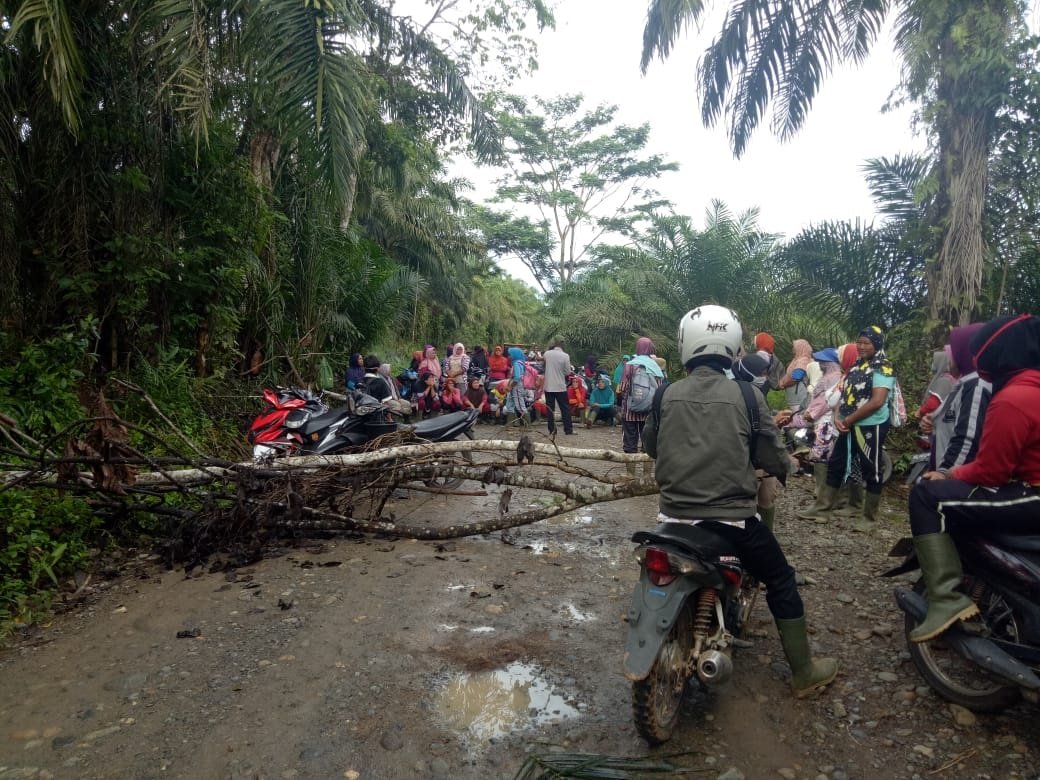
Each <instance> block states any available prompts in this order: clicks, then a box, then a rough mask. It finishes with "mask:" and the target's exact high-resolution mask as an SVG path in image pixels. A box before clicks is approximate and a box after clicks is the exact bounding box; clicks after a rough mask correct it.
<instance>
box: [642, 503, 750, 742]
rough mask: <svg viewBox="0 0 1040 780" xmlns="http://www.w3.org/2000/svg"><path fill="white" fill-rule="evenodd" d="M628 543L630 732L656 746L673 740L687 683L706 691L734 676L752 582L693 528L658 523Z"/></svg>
mask: <svg viewBox="0 0 1040 780" xmlns="http://www.w3.org/2000/svg"><path fill="white" fill-rule="evenodd" d="M632 541H633V542H636V543H637V544H638V545H639V547H637V548H636V551H635V555H636V560H638V561H639V566H640V573H639V582H638V584H637V585H636V590H635V593H634V594H633V597H632V609H631V611H630V612H629V613H628V639H627V641H626V643H625V660H624V671H625V676H626V677H627V678H628V679H629V680H631V681H632V714H633V716H634V718H635V725H636V730H637V731H638V732H639V734H640V735H641V736H642V737H643V739H645V740H646V741H647V742H649V743H650V744H651V745H658V744H661V743H662V742H665V741H667V740H668V738H669V737H671V735H672V730H673V729H674V728H675V724H676V723H677V722H678V719H679V704H680V701H681V700H682V696H683V693H684V691H685V690H686V686H687V684H688V683H689V682H690V681H691V680H693V679H696V680H697V681H698V683H699V684H700V685H701V686H703V687H705V688H708V687H711V686H715V685H718V684H719V683H721V682H724V681H725V680H726V679H727V678H728V677H729V676H730V675H731V674H732V672H733V661H732V652H733V648H734V647H737V646H740V645H742V644H745V643H743V642H742V641H741V639H740V637H741V635H742V633H743V631H744V627H745V625H746V623H747V619H748V617H749V616H750V614H751V610H752V608H753V607H754V605H755V598H756V597H757V595H758V583H757V582H756V581H755V580H754V579H753V578H752V577H751V575H749V574H747V573H746V572H745V571H744V569H743V567H742V565H741V563H740V559H739V558H738V557H737V553H736V550H734V549H733V547H732V545H730V544H729V542H727V541H726V540H725V539H723V538H721V537H719V536H717V535H716V534H713V533H712V532H711V531H709V530H707V529H704V528H702V527H700V526H698V525H689V524H686V523H662V524H661V525H659V526H657V527H656V528H655V529H654V530H653V531H641V532H639V533H637V534H635V535H634V536H633V537H632Z"/></svg>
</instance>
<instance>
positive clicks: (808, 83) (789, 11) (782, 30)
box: [642, 0, 1024, 323]
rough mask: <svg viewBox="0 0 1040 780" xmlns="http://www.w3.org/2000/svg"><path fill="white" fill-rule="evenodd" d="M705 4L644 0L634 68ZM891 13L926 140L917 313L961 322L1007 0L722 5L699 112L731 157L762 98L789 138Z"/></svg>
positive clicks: (704, 63)
mask: <svg viewBox="0 0 1040 780" xmlns="http://www.w3.org/2000/svg"><path fill="white" fill-rule="evenodd" d="M708 5H709V3H707V2H704V0H688V1H687V2H674V0H651V2H650V5H649V13H648V17H647V24H646V27H645V29H644V33H643V57H642V67H643V70H644V71H645V70H646V68H647V66H648V64H649V62H650V60H651V59H652V58H653V57H654V56H656V55H659V56H661V57H665V56H667V55H668V53H669V52H670V51H671V49H672V48H673V47H674V45H675V42H676V39H677V37H678V35H679V34H680V32H681V31H682V30H683V29H684V28H685V27H686V26H687V25H688V24H690V23H692V22H696V21H698V20H699V19H701V17H702V16H703V14H704V12H705V10H706V8H707V7H708ZM893 12H894V14H895V23H896V33H895V40H896V48H897V51H898V53H899V54H900V56H901V57H902V61H903V75H902V79H901V86H902V87H903V89H904V90H905V91H906V93H907V94H908V95H909V97H910V98H912V99H916V100H920V101H922V103H923V111H922V114H923V116H924V118H925V120H926V121H927V122H928V123H929V126H930V127H931V128H932V140H933V143H934V145H935V149H936V158H935V159H936V169H935V172H934V175H935V190H936V198H935V201H934V203H935V209H934V212H933V213H932V214H931V215H930V223H931V225H932V227H933V229H934V234H935V238H934V242H933V247H932V251H931V252H930V257H929V261H930V262H929V268H928V310H929V313H930V315H931V317H932V319H933V320H935V321H937V322H940V321H941V322H947V323H955V322H963V321H966V320H967V319H968V318H970V316H971V314H972V312H973V310H974V309H975V306H976V302H977V296H978V293H979V289H980V286H981V283H982V271H983V262H984V254H985V252H984V249H985V248H984V245H983V224H982V203H983V200H984V196H985V190H986V175H987V165H986V163H987V160H988V157H989V151H990V149H991V148H992V145H993V143H994V133H995V128H996V117H997V113H998V110H999V109H1000V107H1001V105H1002V101H1003V100H1004V97H1005V95H1006V94H1007V90H1008V82H1009V79H1010V77H1011V74H1012V73H1013V72H1014V70H1015V66H1016V62H1015V60H1014V58H1013V54H1012V52H1013V51H1014V48H1013V47H1010V46H1009V43H1010V42H1011V41H1012V40H1013V39H1014V38H1015V37H1016V36H1018V35H1020V34H1021V32H1022V30H1023V27H1024V25H1023V4H1022V3H1021V2H1019V0H867V2H864V0H792V2H776V0H748V1H747V2H744V1H742V2H733V3H731V4H730V6H729V8H728V11H727V13H726V16H725V19H724V21H723V24H722V30H721V31H720V33H719V35H718V37H716V38H715V39H714V40H713V41H712V43H711V45H710V46H709V47H708V49H707V51H706V52H705V54H704V56H703V58H702V60H701V62H700V66H699V72H700V86H701V92H702V118H703V120H704V122H705V124H706V125H712V124H714V123H715V122H717V121H718V120H719V119H720V118H721V117H722V115H723V114H724V113H725V115H726V116H727V123H728V126H729V135H730V140H731V142H732V146H733V151H734V153H735V154H736V155H737V156H739V155H740V154H741V153H742V152H743V151H744V148H745V146H746V144H747V142H748V139H749V137H750V135H751V133H752V132H753V131H754V129H755V128H756V127H757V126H758V124H759V122H760V121H761V120H762V118H763V116H764V114H765V112H766V109H767V107H768V106H769V104H770V103H773V104H774V110H773V130H774V131H775V132H776V133H777V134H778V135H779V136H780V138H781V139H786V138H789V137H790V136H791V135H792V134H793V133H795V132H796V131H797V130H798V129H799V128H800V127H801V125H802V123H803V122H804V120H805V117H806V115H807V113H808V111H809V109H810V107H811V105H812V102H813V99H814V98H815V96H816V94H817V92H818V90H819V88H820V86H821V84H822V83H823V79H824V78H825V77H826V76H827V74H828V73H829V72H830V71H831V70H832V69H833V67H834V66H835V65H837V64H839V63H845V62H853V63H859V62H861V61H862V60H863V59H864V58H865V57H866V55H867V54H868V53H869V51H870V49H871V47H872V46H873V45H874V44H875V42H876V40H877V37H878V34H879V32H880V31H881V29H882V26H883V23H884V21H885V19H886V18H887V17H888V15H889V14H890V13H893Z"/></svg>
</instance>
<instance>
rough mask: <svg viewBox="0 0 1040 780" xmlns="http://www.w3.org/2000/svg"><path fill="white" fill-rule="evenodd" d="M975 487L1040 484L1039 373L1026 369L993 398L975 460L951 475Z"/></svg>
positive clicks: (956, 469) (987, 411)
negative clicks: (1016, 483) (1014, 483)
mask: <svg viewBox="0 0 1040 780" xmlns="http://www.w3.org/2000/svg"><path fill="white" fill-rule="evenodd" d="M950 476H952V477H953V478H954V479H960V480H963V481H964V482H970V483H971V484H973V485H984V486H986V487H1000V486H1001V485H1006V484H1007V483H1009V482H1013V481H1021V482H1027V483H1029V484H1030V485H1040V371H1038V370H1035V369H1026V370H1025V371H1022V372H1021V373H1019V374H1016V375H1015V376H1014V377H1012V378H1011V379H1010V380H1009V381H1008V383H1007V384H1006V385H1004V387H1003V388H1001V390H1000V392H998V393H995V394H994V395H993V400H991V401H990V402H989V408H988V409H987V410H986V422H985V423H984V424H983V426H982V440H981V441H980V442H979V452H978V455H976V456H975V460H973V461H971V462H970V463H965V464H964V465H962V466H957V467H956V468H954V469H953V470H952V471H951V472H950Z"/></svg>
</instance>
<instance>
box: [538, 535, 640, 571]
mask: <svg viewBox="0 0 1040 780" xmlns="http://www.w3.org/2000/svg"><path fill="white" fill-rule="evenodd" d="M519 544H520V545H522V546H523V547H529V548H530V549H531V552H533V553H534V554H535V555H545V556H548V557H551V558H558V557H560V556H577V555H583V556H585V557H587V558H598V559H602V560H605V561H607V562H609V563H610V565H611V566H617V565H619V564H620V562H621V556H622V552H623V551H622V550H620V549H618V547H617V546H616V545H613V544H597V543H596V541H595V540H589V541H581V542H564V541H559V540H557V539H553V538H546V537H540V538H531V537H527V536H521V537H520V539H519ZM624 552H625V553H627V552H628V551H627V550H625V551H624Z"/></svg>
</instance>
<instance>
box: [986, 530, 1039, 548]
mask: <svg viewBox="0 0 1040 780" xmlns="http://www.w3.org/2000/svg"><path fill="white" fill-rule="evenodd" d="M990 539H992V540H993V542H995V543H996V544H997V545H999V546H1000V547H1005V548H1007V549H1009V550H1022V551H1023V552H1040V536H1036V535H1033V536H1020V535H1018V534H991V535H990Z"/></svg>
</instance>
